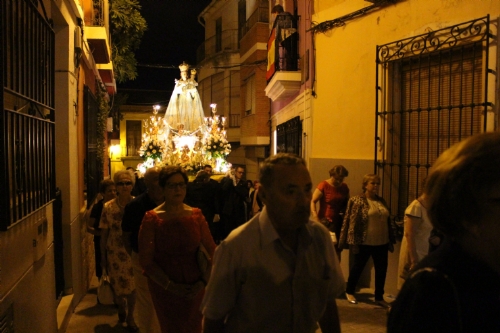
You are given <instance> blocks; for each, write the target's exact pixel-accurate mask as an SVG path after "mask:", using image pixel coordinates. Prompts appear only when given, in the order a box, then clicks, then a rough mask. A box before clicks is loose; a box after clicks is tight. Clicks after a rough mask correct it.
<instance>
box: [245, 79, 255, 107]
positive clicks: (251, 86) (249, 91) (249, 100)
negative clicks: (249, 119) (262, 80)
mask: <svg viewBox="0 0 500 333" xmlns="http://www.w3.org/2000/svg"><path fill="white" fill-rule="evenodd" d="M245 92H246V96H245V116H248V115H250V114H255V74H254V75H252V76H250V77H249V78H248V79H247V81H246V83H245Z"/></svg>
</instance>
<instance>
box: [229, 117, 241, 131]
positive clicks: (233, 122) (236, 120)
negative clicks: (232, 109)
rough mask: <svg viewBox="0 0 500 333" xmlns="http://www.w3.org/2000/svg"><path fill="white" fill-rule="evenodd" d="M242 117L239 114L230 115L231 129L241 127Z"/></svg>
mask: <svg viewBox="0 0 500 333" xmlns="http://www.w3.org/2000/svg"><path fill="white" fill-rule="evenodd" d="M240 123H241V116H240V115H239V114H230V115H229V127H230V128H233V127H240Z"/></svg>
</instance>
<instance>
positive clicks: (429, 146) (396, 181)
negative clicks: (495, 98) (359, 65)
mask: <svg viewBox="0 0 500 333" xmlns="http://www.w3.org/2000/svg"><path fill="white" fill-rule="evenodd" d="M467 24H468V25H474V24H471V23H470V22H467ZM467 24H464V25H467ZM480 25H483V28H484V21H481V24H480ZM451 31H453V27H451V28H447V29H445V30H444V31H443V34H441V35H440V36H441V38H445V37H446V34H445V33H446V32H451ZM455 31H456V30H455ZM485 31H487V29H485ZM433 33H434V35H431V34H429V35H425V36H423V37H422V36H418V37H414V40H415V41H420V42H422V40H426V41H427V43H425V42H424V44H425V45H427V46H428V47H429V48H428V49H422V50H418V51H419V52H413V53H411V54H410V55H411V56H408V57H404V56H403V57H397V58H398V59H395V60H391V61H387V62H385V63H384V62H383V61H380V60H381V59H382V58H379V61H378V62H379V66H380V68H379V69H378V71H377V75H378V82H379V83H380V84H381V85H380V88H379V91H380V92H382V93H380V95H381V96H382V97H381V101H380V105H381V106H382V111H378V112H377V115H378V119H377V139H378V140H377V143H378V144H377V151H376V153H375V154H376V172H377V173H378V174H379V175H380V176H381V178H382V191H381V192H382V195H383V197H384V198H385V199H386V200H387V202H388V203H389V205H390V208H391V212H392V214H393V215H394V216H396V217H397V218H398V219H400V220H402V218H403V215H404V211H405V209H406V207H407V206H408V204H409V203H410V202H411V201H413V200H414V199H415V198H417V197H418V196H419V195H420V193H421V192H422V186H423V181H424V179H425V177H426V176H427V174H428V172H429V169H430V168H431V166H432V164H433V163H434V161H435V160H436V159H437V157H438V156H439V155H440V154H441V153H442V152H443V151H445V150H446V149H447V148H449V147H450V146H451V145H453V144H455V143H457V142H459V141H461V140H462V139H464V138H466V137H469V136H471V135H474V134H477V133H480V132H482V131H483V130H484V128H485V124H486V119H485V117H484V114H486V110H487V106H488V104H489V103H488V102H487V101H486V100H485V99H486V97H485V96H486V94H485V89H486V87H485V86H486V84H485V82H487V81H486V73H487V68H486V65H485V63H484V59H485V57H486V56H487V52H488V47H487V43H485V40H484V39H483V38H477V39H476V40H469V42H468V43H465V42H464V43H455V44H444V43H443V44H442V46H443V48H442V49H439V48H437V47H434V48H432V49H431V48H430V45H431V44H430V43H429V42H428V41H430V40H432V38H433V37H435V36H436V35H438V33H439V32H433ZM414 43H416V42H414ZM402 44H404V43H403V42H402V41H400V42H395V43H393V44H390V46H391V47H392V46H393V45H398V47H400V45H402ZM407 44H409V45H411V43H407ZM413 45H415V44H413ZM440 45H441V44H440ZM445 46H446V47H445ZM449 46H452V47H449ZM384 47H386V46H382V47H379V48H378V51H379V55H381V54H383V53H381V52H382V51H384ZM387 49H388V47H386V49H385V50H387ZM412 51H414V50H412ZM387 54H388V53H386V54H383V55H384V56H386V55H387ZM394 54H397V52H395V53H394ZM380 69H382V70H380ZM384 92H385V94H384Z"/></svg>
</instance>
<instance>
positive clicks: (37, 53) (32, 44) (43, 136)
mask: <svg viewBox="0 0 500 333" xmlns="http://www.w3.org/2000/svg"><path fill="white" fill-rule="evenodd" d="M0 22H1V25H2V30H1V32H0V34H1V37H0V43H1V44H0V62H1V63H0V80H2V87H3V92H2V94H0V104H1V110H2V111H1V114H0V131H1V132H2V135H1V136H0V152H2V156H1V158H2V159H3V160H2V163H0V188H1V189H2V196H1V198H0V230H7V229H8V228H9V227H11V226H12V225H14V224H16V223H18V222H20V221H22V219H23V218H25V217H26V216H28V215H30V214H32V213H33V212H35V211H36V210H38V209H40V208H41V207H43V206H44V205H46V204H47V203H49V202H50V201H52V200H53V199H54V197H55V141H54V140H55V123H54V119H55V102H54V96H55V95H54V72H55V71H54V59H55V56H54V51H55V46H54V45H55V34H54V31H53V29H52V27H51V25H50V23H49V22H48V21H46V20H45V19H44V18H43V17H42V16H41V15H39V13H38V9H37V7H36V4H35V2H33V1H28V0H16V1H14V0H2V2H1V10H0ZM26 27H30V28H29V29H27V28H26Z"/></svg>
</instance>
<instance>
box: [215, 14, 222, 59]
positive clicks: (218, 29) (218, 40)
mask: <svg viewBox="0 0 500 333" xmlns="http://www.w3.org/2000/svg"><path fill="white" fill-rule="evenodd" d="M220 51H222V17H219V18H218V19H217V20H215V52H216V53H217V52H220Z"/></svg>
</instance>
